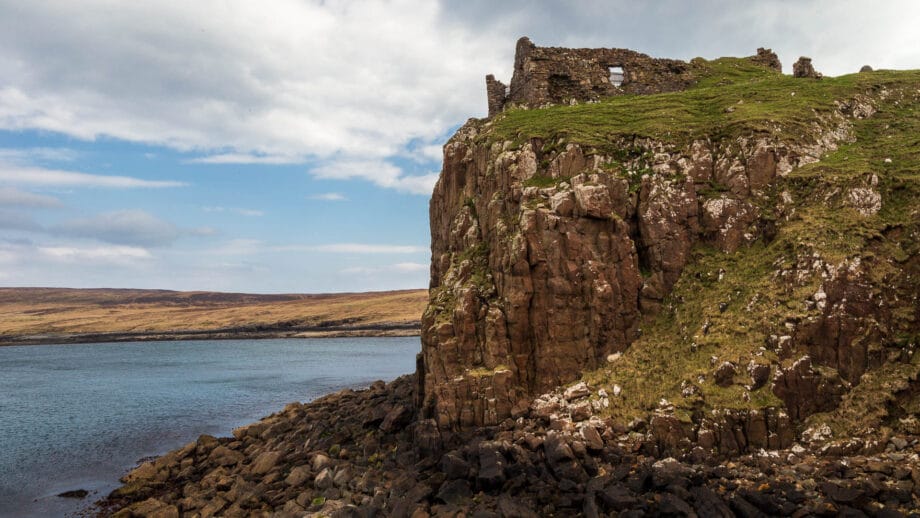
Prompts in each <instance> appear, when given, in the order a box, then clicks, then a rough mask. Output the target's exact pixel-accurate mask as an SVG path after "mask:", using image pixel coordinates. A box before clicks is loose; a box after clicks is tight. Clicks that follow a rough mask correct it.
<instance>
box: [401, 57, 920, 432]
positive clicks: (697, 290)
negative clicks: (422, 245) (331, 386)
mask: <svg viewBox="0 0 920 518" xmlns="http://www.w3.org/2000/svg"><path fill="white" fill-rule="evenodd" d="M762 61H763V60H762V59H760V57H754V58H750V59H742V60H723V61H719V62H711V63H708V64H701V63H699V62H695V66H696V67H697V70H698V74H699V77H700V84H699V85H698V87H695V88H693V89H690V90H688V91H687V92H681V93H675V94H666V95H658V96H648V97H632V98H618V99H613V100H610V101H606V102H602V103H600V104H586V105H580V106H574V107H556V108H549V109H542V110H513V111H510V112H505V113H504V114H502V115H499V116H498V117H496V118H495V119H492V120H471V121H469V122H468V123H467V124H466V125H465V126H463V127H462V128H461V129H460V130H459V131H458V132H457V134H456V135H455V136H454V137H453V138H452V139H451V140H450V141H449V142H448V144H447V145H446V146H445V148H444V168H443V171H442V174H441V178H440V180H439V181H438V184H437V186H436V187H435V191H434V194H433V197H432V200H431V207H430V215H431V232H432V267H431V286H430V288H431V291H430V297H431V299H430V304H429V307H428V309H427V310H426V312H425V315H424V317H423V322H422V342H423V350H422V355H421V357H420V366H419V370H420V375H421V377H420V390H419V396H418V399H419V401H418V402H419V404H420V405H421V408H422V411H423V414H425V415H428V416H430V417H432V418H434V419H435V421H436V422H437V424H438V426H439V428H441V429H442V430H449V429H463V428H468V427H472V426H478V425H491V424H497V423H498V422H500V421H501V420H502V419H504V418H506V417H516V416H519V415H523V414H524V413H525V412H526V411H527V410H528V408H530V406H531V403H532V401H533V398H534V397H535V396H537V395H539V394H541V393H544V392H547V391H549V390H551V389H552V388H554V387H556V386H558V385H560V384H566V383H569V382H572V381H574V380H576V379H578V378H579V377H581V376H582V374H583V373H585V372H586V371H596V372H597V373H601V372H603V374H596V375H595V379H597V380H598V381H597V383H596V385H597V386H606V388H609V389H611V390H605V391H604V393H605V394H606V393H609V392H611V391H612V390H614V389H613V387H614V386H616V387H617V388H618V389H619V388H620V387H621V386H624V385H627V384H629V385H630V387H631V388H634V389H635V390H636V393H635V395H631V399H630V401H625V402H624V401H623V400H622V398H621V399H620V400H614V401H610V400H608V399H607V398H606V396H603V399H604V400H605V401H604V402H603V406H604V407H605V408H608V407H609V408H611V409H612V410H611V411H612V412H614V413H616V412H618V411H620V412H621V413H622V415H623V416H624V417H630V416H633V417H635V416H636V415H642V414H643V412H644V413H648V412H650V411H652V410H654V409H655V408H656V403H657V402H658V399H660V398H663V397H678V398H683V399H684V400H685V401H684V403H685V408H686V409H687V410H686V411H687V412H688V413H692V412H694V410H693V409H694V408H697V409H699V408H700V407H701V405H702V408H715V407H723V406H724V407H728V408H735V407H739V406H740V407H743V408H746V409H751V408H755V409H756V408H765V409H768V408H777V409H779V410H773V411H772V412H773V413H774V414H776V413H777V412H779V415H780V417H779V418H780V419H781V420H785V419H788V418H789V417H790V416H791V418H792V419H793V420H802V419H804V418H806V417H807V416H809V415H811V414H814V413H816V412H828V411H831V410H833V409H836V408H838V406H839V405H840V400H841V398H842V397H843V395H844V394H846V393H848V392H850V391H851V389H852V388H853V387H854V386H856V385H857V384H858V383H859V381H860V379H861V377H862V376H863V375H864V374H865V373H866V372H867V371H869V370H872V369H878V368H882V367H884V366H886V365H888V366H889V367H886V368H890V365H891V360H893V359H894V356H897V355H901V354H902V353H903V354H905V355H906V356H905V357H904V359H905V361H907V363H908V364H910V363H911V359H910V358H909V357H912V351H909V352H903V351H905V348H904V346H905V345H906V344H908V343H909V344H912V343H913V342H912V341H911V340H912V338H911V337H915V336H916V329H917V324H916V322H917V306H916V289H915V288H916V287H917V281H916V273H915V272H914V270H915V269H916V265H917V261H916V254H915V253H913V252H911V253H907V255H908V256H909V257H908V259H907V260H906V261H904V262H897V261H891V260H888V259H889V258H887V257H886V258H885V261H884V262H885V268H884V271H885V272H886V275H887V277H885V276H882V275H880V273H879V272H881V271H882V270H883V268H880V267H879V266H878V264H877V263H878V262H879V259H878V255H877V254H878V252H877V251H876V252H875V253H873V252H872V250H873V247H878V246H882V245H884V246H886V247H887V246H890V245H891V244H892V243H894V244H895V246H898V247H900V246H901V245H900V244H898V243H899V242H900V240H901V239H903V236H904V235H905V234H904V232H908V233H910V232H916V225H917V219H918V217H917V213H916V210H914V211H913V212H910V211H907V212H904V210H903V207H899V208H897V209H894V208H893V209H894V210H896V211H897V214H894V213H892V214H891V217H890V218H888V215H887V214H883V215H882V216H880V215H879V211H880V210H881V207H882V206H883V205H884V204H885V203H888V201H887V199H893V198H888V190H891V189H894V191H897V190H898V189H904V188H906V189H907V192H911V193H913V192H916V191H915V190H914V189H915V188H916V184H915V182H914V179H915V176H914V173H913V172H911V174H910V177H909V179H908V180H905V178H907V177H905V176H904V175H902V176H901V177H899V178H897V179H895V178H893V177H892V178H888V177H883V178H882V179H881V180H880V176H879V175H884V174H885V171H884V169H880V168H882V167H883V165H884V164H885V163H891V159H889V161H888V162H885V161H884V158H885V157H883V156H881V155H878V154H877V153H875V152H876V151H878V150H875V149H874V148H875V147H877V146H875V144H873V143H872V142H870V140H872V141H873V142H874V140H875V139H876V137H878V136H879V135H877V134H876V133H875V132H876V131H877V129H878V128H877V127H876V126H877V124H876V125H875V126H873V125H870V124H869V123H867V122H866V121H868V120H872V119H874V118H877V117H875V115H876V112H877V111H879V109H883V110H888V109H889V107H892V108H893V107H894V106H896V105H895V104H892V103H893V102H894V101H893V100H894V99H895V98H897V99H900V101H898V103H905V102H909V103H912V104H911V105H913V103H916V97H917V94H916V90H914V89H913V86H910V85H911V84H913V83H912V81H914V80H915V78H911V79H910V80H908V81H906V84H900V80H895V79H892V78H890V77H885V78H881V77H879V78H878V80H877V81H874V82H873V81H872V79H871V78H868V77H867V76H866V75H861V76H860V77H856V76H851V77H849V79H847V80H845V81H844V80H840V81H838V82H834V80H825V81H824V82H819V81H814V80H793V79H791V78H784V77H782V76H781V75H780V74H779V73H778V72H776V70H775V68H774V67H773V66H771V65H770V64H769V63H762ZM707 74H708V75H707ZM743 74H746V75H743ZM902 79H904V78H902ZM880 83H890V84H885V85H882V84H880ZM895 83H897V84H895ZM796 94H798V95H799V98H796V97H795V96H796ZM898 105H899V106H902V107H903V104H898ZM911 113H912V112H911ZM873 124H875V123H873ZM889 127H890V125H889ZM863 145H864V146H866V147H867V148H872V149H874V151H873V153H872V156H871V157H870V156H867V155H866V154H865V153H857V152H853V151H851V150H850V149H851V148H853V147H854V146H856V147H859V146H863ZM841 146H842V147H841ZM915 147H916V146H915V145H914V146H913V147H911V148H910V149H908V150H905V152H906V153H908V155H909V156H904V157H903V158H904V160H907V161H909V160H910V159H912V158H915V157H914V155H912V153H916V149H915ZM885 152H889V151H888V150H885V151H884V152H883V153H885ZM841 153H842V154H841ZM843 155H850V156H852V157H853V158H854V159H856V160H859V161H860V162H859V165H858V166H856V165H854V164H851V163H847V162H846V160H848V158H847V157H846V156H843ZM829 157H831V167H835V166H836V167H837V169H836V170H833V171H830V172H828V171H827V170H821V169H820V168H822V167H825V166H824V164H823V162H824V161H826V160H828V158H829ZM868 160H871V161H873V162H872V165H871V166H867V164H866V163H863V161H868ZM875 161H877V162H875ZM915 163H916V162H914V164H915ZM874 171H877V172H874ZM912 171H913V170H912ZM894 184H897V185H898V187H897V188H895V187H893V185H894ZM886 189H887V190H886ZM892 196H895V197H903V196H904V191H902V192H901V193H900V194H897V195H895V194H894V193H892ZM902 201H903V200H902ZM829 217H836V218H837V221H829V220H828V219H827V218H829ZM886 218H887V219H886ZM895 220H897V221H895ZM835 225H836V228H835ZM892 226H896V227H898V228H900V229H901V230H899V231H898V232H897V233H896V236H895V235H893V234H885V235H882V236H881V237H878V239H879V241H873V240H872V239H871V238H869V235H868V234H872V233H876V232H883V230H881V229H885V228H889V227H892ZM908 228H910V229H912V230H906V229H908ZM851 231H856V232H863V231H865V232H866V233H867V235H865V236H859V237H858V238H857V237H855V236H849V237H842V238H841V236H840V234H841V233H844V234H845V233H847V232H851ZM828 234H830V235H835V237H834V239H831V240H829V239H826V235H828ZM898 236H901V237H898ZM848 239H852V241H851V242H850V243H846V241H847V240H848ZM880 243H882V245H880ZM885 250H888V249H887V248H886V249H885ZM885 253H886V254H887V253H889V251H886V252H885ZM866 256H871V257H870V258H869V262H868V263H867V262H866ZM768 257H770V258H773V260H774V263H772V264H770V265H767V266H765V265H764V264H763V260H765V258H768ZM739 258H740V259H739ZM688 266H694V268H692V270H693V272H692V274H691V275H692V277H688V272H687V268H688ZM711 266H715V269H714V270H711V269H710V270H706V271H703V269H704V268H707V267H711ZM755 274H756V276H754V275H755ZM911 275H913V276H911ZM709 276H715V277H717V281H716V282H718V281H722V279H723V277H725V278H729V279H736V278H737V279H739V280H738V281H733V282H737V283H738V285H737V286H736V293H731V292H728V293H726V292H725V288H726V287H727V285H728V284H729V283H728V282H726V283H725V285H723V286H719V287H717V288H713V287H711V286H710V284H711V279H710V277H709ZM886 283H890V284H889V285H890V286H892V289H891V291H889V292H888V293H883V292H882V287H883V286H885V285H886ZM760 285H762V287H763V289H762V290H760V291H759V292H750V288H752V287H755V286H760ZM675 286H678V288H679V289H677V290H676V289H675ZM774 288H775V289H774ZM675 290H676V291H675ZM809 290H810V291H809ZM806 291H809V293H808V295H803V293H804V292H806ZM899 296H900V298H899ZM745 297H746V299H745V300H744V301H743V302H744V304H745V305H746V306H745V307H738V306H739V305H742V304H741V302H742V301H741V299H742V298H745ZM798 297H801V298H802V300H799V299H797V298H798ZM767 306H769V308H767ZM777 308H781V309H780V310H778V309H777ZM893 308H899V309H898V310H897V311H893ZM895 314H898V315H900V317H896V316H894V315H895ZM739 315H741V316H739ZM905 316H908V318H907V319H906V320H904V319H903V318H904V317H905ZM729 317H732V318H734V319H735V320H734V321H733V322H732V321H729ZM898 318H902V320H900V321H897V319H898ZM662 322H664V323H662ZM677 322H680V324H681V325H680V326H676V325H675V324H676V323H677ZM733 334H734V335H735V338H734V342H732V343H730V344H729V345H726V343H727V341H730V340H732V338H731V335H733ZM643 335H645V336H644V337H643ZM898 336H900V337H901V338H900V339H899V338H897V337H898ZM640 337H643V338H640ZM904 337H907V338H904ZM637 339H638V340H639V341H638V342H636V341H637ZM898 340H901V342H899V341H898ZM904 340H906V341H904ZM634 342H636V343H637V346H638V349H637V348H636V347H632V348H630V345H631V344H633V343H634ZM665 342H667V344H668V346H667V347H665V346H663V345H662V344H663V343H665ZM898 344H900V345H898ZM911 347H912V345H911ZM618 353H626V354H625V355H623V356H622V359H620V358H621V355H620V354H618ZM899 361H900V360H899ZM914 363H916V362H914ZM723 364H725V365H723ZM719 368H722V373H721V374H719V373H717V371H718V370H719ZM747 370H750V371H751V372H754V371H756V377H757V378H758V379H756V380H753V381H752V380H750V379H749V378H751V376H755V374H748V373H747V372H746V371H747ZM908 370H910V369H908ZM914 370H915V369H914ZM819 371H820V372H819ZM664 373H667V374H664ZM913 376H914V378H913V379H915V378H916V374H913ZM626 378H630V379H626ZM645 378H647V379H645ZM907 379H911V375H907ZM613 380H615V381H616V382H617V383H613ZM653 380H654V381H653ZM904 383H908V382H904ZM688 387H694V388H688ZM905 387H906V385H905V386H904V387H902V389H905ZM752 396H753V402H751V401H752ZM669 404H670V403H669ZM674 413H675V414H680V413H681V409H680V405H678V408H677V411H676V412H674ZM678 421H681V419H678ZM681 423H682V424H681V425H680V426H679V427H678V428H680V431H679V432H674V433H672V435H675V434H676V436H675V438H674V442H675V443H676V442H679V440H680V439H681V438H687V439H689V440H694V441H695V440H696V439H697V438H698V435H699V432H700V430H701V429H703V430H705V428H706V426H707V425H706V423H705V422H703V420H701V418H700V417H698V416H697V417H695V418H694V419H693V420H692V422H690V419H687V418H686V417H685V418H684V419H683V421H681ZM764 423H766V421H764ZM710 424H711V423H710ZM764 428H765V431H764V432H763V434H762V435H763V442H764V446H766V445H767V439H766V437H767V435H769V434H770V433H775V432H776V430H773V431H767V430H766V428H767V425H766V424H764ZM787 442H788V441H787Z"/></svg>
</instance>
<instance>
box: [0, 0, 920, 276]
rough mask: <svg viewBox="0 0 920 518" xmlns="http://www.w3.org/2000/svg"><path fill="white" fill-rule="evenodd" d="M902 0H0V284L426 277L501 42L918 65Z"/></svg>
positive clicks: (919, 54) (787, 62)
mask: <svg viewBox="0 0 920 518" xmlns="http://www.w3.org/2000/svg"><path fill="white" fill-rule="evenodd" d="M917 20H920V2H917V1H916V0H905V1H887V2H870V1H860V2H857V1H846V0H833V1H829V0H811V1H808V0H802V1H782V0H763V1H756V0H751V1H747V2H736V1H717V0H709V1H694V2H689V1H677V0H673V1H651V0H650V1H646V2H635V1H632V0H627V1H604V2H602V1H587V0H586V1H579V2H574V1H572V2H550V1H510V0H509V1H503V2H495V1H494V0H489V1H485V0H465V1H442V2H437V1H433V0H424V1H422V0H419V1H401V0H394V1H386V2H384V1H373V2H372V1H335V0H325V1H308V0H271V1H265V2H252V1H248V0H196V1H194V2H189V1H186V0H177V1H173V0H156V1H153V0H151V1H147V0H137V1H131V2H125V1H122V0H81V1H80V2H73V1H69V0H60V1H45V0H29V1H27V2H23V1H21V0H0V286H56V287H74V288H95V287H109V288H155V289H177V290H216V291H240V292H253V293H320V292H347V291H370V290H385V289H404V288H424V287H427V285H428V273H429V261H430V236H429V230H428V200H429V197H430V193H431V189H432V187H433V185H434V183H435V181H436V179H437V175H438V172H439V170H440V159H441V146H442V145H443V144H444V142H445V141H446V140H447V139H448V138H449V136H450V135H451V133H452V132H453V131H455V130H456V129H457V128H458V127H459V126H460V125H462V124H463V123H464V122H465V121H466V120H467V119H468V118H470V117H484V116H485V115H486V96H485V83H484V79H483V77H484V76H485V75H486V74H489V73H493V74H495V76H496V77H497V78H498V79H500V80H503V81H506V82H507V81H508V80H510V75H511V71H512V70H511V69H512V65H513V58H514V45H515V42H516V40H517V39H518V38H519V37H520V36H525V35H526V36H529V37H530V38H531V39H532V40H533V41H534V43H536V44H537V45H541V46H566V47H624V48H631V49H635V50H639V51H641V52H645V53H647V54H650V55H652V56H657V57H670V58H677V59H685V60H689V59H692V58H693V57H696V56H702V57H705V58H715V57H720V56H745V55H751V54H754V52H755V50H756V49H757V48H758V47H770V48H773V50H774V51H776V52H777V54H778V55H779V57H780V60H781V61H782V62H783V67H784V71H785V72H786V73H791V65H792V63H793V62H794V61H795V60H796V59H797V58H798V56H801V55H805V56H810V57H811V58H812V59H813V63H814V65H815V67H816V69H818V70H819V71H821V72H823V73H824V74H825V75H840V74H846V73H851V72H855V71H857V70H858V69H859V68H860V67H861V66H862V65H865V64H869V65H871V66H873V67H875V68H899V69H911V68H920V30H918V29H917V27H916V21H917Z"/></svg>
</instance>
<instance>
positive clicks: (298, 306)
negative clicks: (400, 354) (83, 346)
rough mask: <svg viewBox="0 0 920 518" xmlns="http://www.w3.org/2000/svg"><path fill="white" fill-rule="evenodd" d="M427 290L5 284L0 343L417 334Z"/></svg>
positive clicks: (0, 297) (0, 310) (0, 305)
mask: <svg viewBox="0 0 920 518" xmlns="http://www.w3.org/2000/svg"><path fill="white" fill-rule="evenodd" d="M427 301H428V292H427V290H404V291H386V292H371V293H335V294H318V295H299V294H280V295H253V294H246V293H216V292H205V291H189V292H183V291H167V290H116V289H64V288H0V345H11V344H30V343H61V342H92V341H105V340H113V341H123V340H165V339H180V338H181V339H191V338H202V339H204V338H247V337H251V338H269V337H289V336H294V337H300V336H341V335H350V336H357V335H366V336H378V335H414V334H418V328H419V318H420V317H421V314H422V311H423V310H424V308H425V304H426V302H427Z"/></svg>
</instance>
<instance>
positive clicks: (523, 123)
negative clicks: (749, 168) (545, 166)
mask: <svg viewBox="0 0 920 518" xmlns="http://www.w3.org/2000/svg"><path fill="white" fill-rule="evenodd" d="M700 67H701V69H702V72H701V76H702V79H701V80H700V81H699V82H698V83H697V85H696V86H695V87H693V88H691V89H689V90H686V91H682V92H675V93H666V94H657V95H624V96H618V97H612V98H610V99H607V100H604V101H601V102H599V103H596V104H581V105H576V106H553V107H549V108H544V109H512V110H509V111H506V112H504V113H503V114H501V115H499V116H498V117H496V118H495V119H494V120H493V122H492V128H491V131H489V132H486V133H485V134H484V135H483V136H482V138H487V139H490V141H493V142H494V141H512V142H516V143H521V142H524V141H525V140H528V139H530V138H541V139H543V140H544V141H546V142H549V141H553V142H555V141H568V142H578V143H580V144H582V145H585V146H588V147H593V148H595V149H596V150H598V151H599V152H611V153H613V152H618V151H621V150H622V148H623V146H622V144H623V143H622V138H623V137H649V138H654V139H656V140H660V141H664V142H669V143H673V144H676V145H681V144H686V143H687V142H689V141H692V140H693V139H698V138H709V139H712V140H721V139H727V138H732V137H736V136H739V135H750V134H754V133H766V134H774V135H776V136H778V137H782V138H784V139H791V140H793V141H801V140H804V141H808V139H809V138H810V135H811V134H812V133H813V127H812V123H813V122H814V119H815V117H814V112H813V111H812V110H814V111H815V112H818V113H821V112H824V113H828V112H830V111H832V110H834V109H835V108H836V107H835V104H834V103H835V101H840V100H846V99H849V98H850V97H852V96H853V95H855V94H857V93H861V92H864V91H867V90H877V89H879V88H883V87H895V86H897V85H901V84H904V83H907V82H913V83H917V82H918V81H920V71H907V72H888V71H880V72H872V73H863V74H851V75H846V76H841V77H836V78H825V79H823V80H811V79H796V78H792V77H790V76H783V75H781V74H778V73H776V72H773V71H770V70H767V69H765V68H763V67H760V66H757V65H754V64H751V63H750V62H748V61H746V60H743V59H742V60H739V59H733V58H723V59H719V60H715V61H710V62H705V63H704V64H701V65H700Z"/></svg>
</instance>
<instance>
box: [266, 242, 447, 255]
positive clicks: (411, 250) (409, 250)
mask: <svg viewBox="0 0 920 518" xmlns="http://www.w3.org/2000/svg"><path fill="white" fill-rule="evenodd" d="M299 248H300V249H305V250H310V251H314V252H328V253H333V254H418V253H422V252H428V251H429V249H428V247H426V246H411V245H371V244H365V243H334V244H328V245H312V246H306V247H299ZM275 249H276V250H296V249H298V247H296V246H294V247H291V246H282V247H276V248H275Z"/></svg>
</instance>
